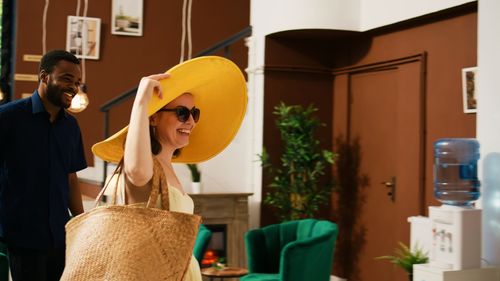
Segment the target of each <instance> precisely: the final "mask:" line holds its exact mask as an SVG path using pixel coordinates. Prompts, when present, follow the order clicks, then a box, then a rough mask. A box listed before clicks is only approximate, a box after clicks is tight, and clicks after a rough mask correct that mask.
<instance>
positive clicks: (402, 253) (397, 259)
mask: <svg viewBox="0 0 500 281" xmlns="http://www.w3.org/2000/svg"><path fill="white" fill-rule="evenodd" d="M398 245H399V246H398V248H396V249H394V255H393V256H381V257H376V258H375V259H377V260H389V261H390V262H391V263H393V264H395V265H397V266H399V267H401V268H402V269H404V270H405V271H406V272H408V273H409V274H410V275H411V274H413V265H414V264H420V263H427V262H428V261H429V257H428V256H427V253H424V252H423V251H422V249H420V248H419V247H418V245H416V246H415V249H414V250H413V251H411V250H410V248H409V247H408V246H406V245H405V244H404V243H403V242H398Z"/></svg>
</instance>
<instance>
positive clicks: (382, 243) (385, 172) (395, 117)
mask: <svg viewBox="0 0 500 281" xmlns="http://www.w3.org/2000/svg"><path fill="white" fill-rule="evenodd" d="M348 83H349V88H350V92H349V110H348V112H349V113H348V116H349V117H348V120H349V121H348V136H349V140H350V141H354V140H357V141H359V146H360V153H361V154H360V166H359V169H360V175H361V176H362V177H363V178H365V179H366V182H365V183H366V186H365V187H364V188H363V189H362V193H361V194H362V196H363V200H364V201H363V204H362V205H361V206H362V207H361V215H360V219H359V225H360V227H361V228H363V229H364V230H365V237H364V238H365V239H364V241H365V242H364V245H362V247H361V249H360V255H359V262H358V264H357V266H356V267H357V272H358V274H356V275H357V276H359V278H360V280H361V281H399V280H401V281H403V280H407V278H408V277H407V276H406V275H405V273H404V272H403V270H402V269H400V268H395V267H394V266H393V265H392V264H390V263H389V262H387V261H380V260H375V259H374V258H375V257H378V256H382V255H388V254H392V253H393V250H394V248H395V247H396V245H397V242H398V241H401V242H404V243H406V244H408V241H409V235H410V225H409V223H408V222H407V218H408V217H409V216H414V215H419V214H420V213H421V212H422V195H423V194H422V190H423V188H422V184H423V167H422V163H423V162H422V161H423V157H424V155H423V151H424V150H423V145H422V144H423V129H422V128H423V126H422V125H423V124H422V120H423V119H422V111H423V110H422V108H423V107H422V98H421V96H422V95H421V90H422V89H421V84H422V83H421V71H420V61H416V62H405V63H403V64H400V65H392V66H390V67H385V68H380V69H371V70H369V71H362V72H359V73H351V74H350V79H349V82H348Z"/></svg>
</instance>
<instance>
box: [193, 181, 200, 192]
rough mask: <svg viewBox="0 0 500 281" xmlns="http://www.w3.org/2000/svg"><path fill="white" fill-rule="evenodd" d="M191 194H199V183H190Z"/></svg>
mask: <svg viewBox="0 0 500 281" xmlns="http://www.w3.org/2000/svg"><path fill="white" fill-rule="evenodd" d="M191 192H192V193H193V194H199V193H201V182H191Z"/></svg>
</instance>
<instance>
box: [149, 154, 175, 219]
mask: <svg viewBox="0 0 500 281" xmlns="http://www.w3.org/2000/svg"><path fill="white" fill-rule="evenodd" d="M168 188H169V187H168V183H167V179H166V177H165V171H164V170H163V166H162V165H161V163H160V161H158V160H157V159H156V158H153V180H152V182H151V194H150V195H149V199H148V203H147V204H146V207H148V208H155V207H156V202H158V196H161V197H160V198H161V207H162V209H163V210H170V201H169V194H168Z"/></svg>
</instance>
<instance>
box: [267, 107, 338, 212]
mask: <svg viewBox="0 0 500 281" xmlns="http://www.w3.org/2000/svg"><path fill="white" fill-rule="evenodd" d="M274 109H275V110H274V112H273V114H274V115H276V116H277V118H276V126H277V128H278V129H279V131H280V135H281V141H282V143H283V151H282V154H281V157H280V159H281V164H280V165H279V166H277V167H274V166H273V165H272V163H271V161H270V158H269V154H268V153H267V151H266V150H265V148H264V150H263V152H262V154H261V155H259V157H260V160H261V162H262V167H263V168H264V169H265V170H267V171H269V174H270V175H271V177H272V182H271V184H270V185H269V188H270V192H268V193H267V195H266V197H265V199H264V203H266V204H268V205H271V206H273V207H275V208H276V210H277V213H276V215H277V216H278V218H279V219H281V220H284V221H287V220H296V219H301V218H309V217H313V216H314V215H315V213H316V212H317V211H318V210H319V208H320V207H321V205H323V204H325V203H326V202H327V201H328V200H329V195H330V193H331V191H332V185H331V184H325V185H318V181H319V179H320V177H321V176H322V175H324V173H325V169H326V168H327V167H328V166H330V165H332V164H334V159H335V157H336V154H335V153H333V152H332V151H328V150H323V149H321V148H320V142H319V140H318V139H316V138H315V136H314V133H315V131H316V129H317V128H319V127H320V126H324V124H323V123H321V122H320V121H319V120H318V119H317V118H315V117H314V116H313V114H314V112H316V111H317V110H318V109H317V108H315V107H314V106H313V105H309V106H308V107H307V108H304V107H302V106H301V105H286V104H284V103H283V102H282V103H280V104H279V105H278V106H276V107H275V108H274Z"/></svg>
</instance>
